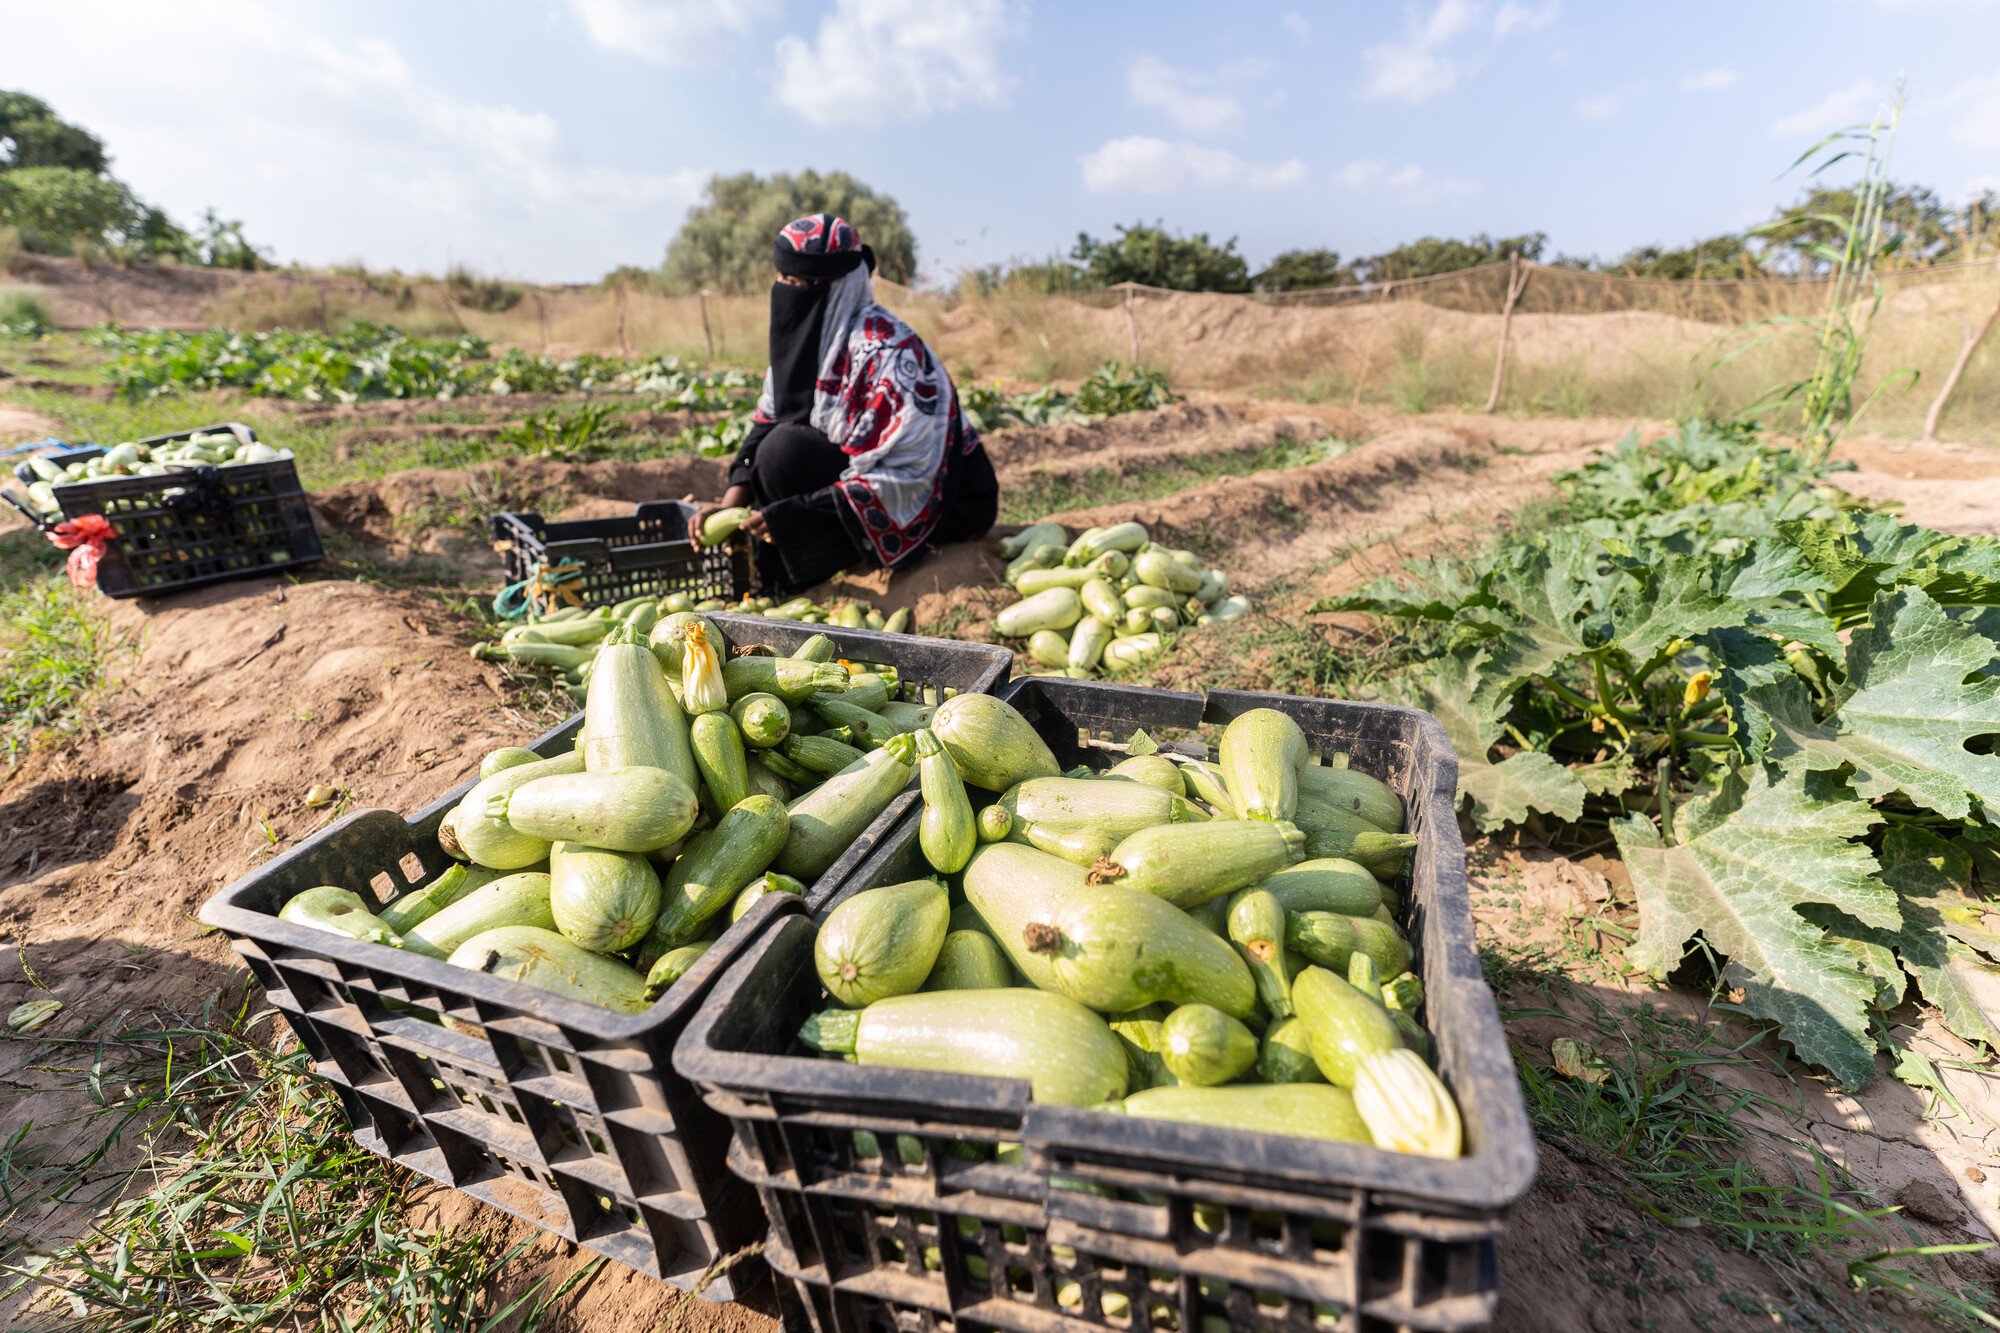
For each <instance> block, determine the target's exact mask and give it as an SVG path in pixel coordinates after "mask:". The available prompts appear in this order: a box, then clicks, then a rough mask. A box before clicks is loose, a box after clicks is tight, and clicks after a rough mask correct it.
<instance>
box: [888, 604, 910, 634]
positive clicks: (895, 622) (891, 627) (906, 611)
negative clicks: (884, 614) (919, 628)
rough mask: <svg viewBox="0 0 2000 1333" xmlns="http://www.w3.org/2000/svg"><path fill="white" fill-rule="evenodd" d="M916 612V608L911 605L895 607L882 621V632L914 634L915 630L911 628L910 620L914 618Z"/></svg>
mask: <svg viewBox="0 0 2000 1333" xmlns="http://www.w3.org/2000/svg"><path fill="white" fill-rule="evenodd" d="M916 614H917V613H916V610H915V609H914V608H912V607H907V606H899V607H897V608H896V609H895V610H894V611H891V612H890V613H889V618H888V619H887V620H884V621H883V622H882V632H883V633H885V634H914V633H915V632H916V631H915V630H914V629H912V628H911V622H912V621H914V620H915V619H916Z"/></svg>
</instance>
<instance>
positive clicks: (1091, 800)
mask: <svg viewBox="0 0 2000 1333" xmlns="http://www.w3.org/2000/svg"><path fill="white" fill-rule="evenodd" d="M999 804H1000V806H1001V808H1002V809H1004V810H1006V811H1007V813H1008V814H1010V815H1011V816H1013V818H1014V821H1015V822H1016V823H1017V824H1033V825H1035V826H1036V827H1038V828H1041V829H1044V830H1046V831H1048V832H1050V833H1052V834H1062V833H1077V832H1089V833H1093V834H1097V835H1099V836H1101V837H1105V838H1109V839H1110V841H1111V845H1112V846H1113V847H1116V846H1117V845H1118V843H1119V842H1120V841H1122V840H1123V839H1125V838H1127V837H1129V836H1131V835H1132V834H1134V833H1137V832H1139V831H1140V830H1141V829H1148V828H1152V827H1154V826H1155V825H1161V824H1172V823H1183V822H1186V821H1187V820H1188V819H1189V817H1190V816H1189V810H1188V805H1187V802H1186V801H1185V800H1183V799H1181V798H1180V797H1178V796H1175V795H1173V794H1172V793H1170V792H1167V791H1164V790H1162V789H1161V788H1159V787H1157V786H1151V785H1148V784H1146V783H1143V782H1109V781H1105V780H1103V779H1100V778H1030V779H1029V780H1028V781H1026V782H1023V783H1019V784H1017V785H1015V786H1013V787H1010V788H1008V789H1007V791H1006V792H1004V793H1003V794H1002V795H1001V797H1000V802H999Z"/></svg>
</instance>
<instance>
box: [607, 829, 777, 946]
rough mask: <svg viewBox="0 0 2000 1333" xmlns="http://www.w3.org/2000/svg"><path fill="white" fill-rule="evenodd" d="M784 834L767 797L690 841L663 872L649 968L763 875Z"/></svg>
mask: <svg viewBox="0 0 2000 1333" xmlns="http://www.w3.org/2000/svg"><path fill="white" fill-rule="evenodd" d="M788 831H789V824H788V822H787V820H786V816H785V807H784V806H783V805H781V804H779V803H778V802H777V801H775V800H773V799H771V798H770V797H769V796H750V797H746V798H744V799H743V800H742V801H740V802H738V803H737V804H736V805H734V806H731V807H730V808H729V809H728V810H727V811H725V812H724V813H723V815H722V818H721V819H719V820H717V821H716V823H715V827H714V828H710V829H704V830H702V831H701V832H700V833H697V834H695V835H694V836H693V837H692V838H689V839H688V843H687V847H686V848H685V849H684V850H683V851H682V852H681V854H680V856H679V857H677V858H676V859H675V861H674V864H673V866H672V867H671V868H670V869H669V870H668V871H667V881H666V885H665V887H664V888H663V889H662V891H661V905H660V915H659V919H658V920H657V921H655V922H654V923H653V929H652V932H651V933H650V934H648V935H647V936H646V941H645V944H644V945H643V946H642V947H641V950H640V955H639V956H640V959H641V960H642V961H643V962H646V963H649V964H650V963H651V962H652V960H653V959H655V958H657V957H659V956H660V955H661V954H663V953H667V952H669V951H670V950H673V949H677V948H679V947H680V946H681V945H683V944H690V943H692V942H693V941H694V940H695V938H696V937H697V936H699V935H700V934H701V931H702V927H704V926H706V925H707V924H708V922H709V920H710V918H712V917H714V916H715V915H716V914H717V913H718V912H720V911H722V909H723V908H725V907H727V906H729V904H730V902H731V900H733V899H734V898H735V897H736V895H738V894H739V893H741V892H743V889H744V887H745V886H746V885H748V884H749V883H750V881H751V880H753V879H756V878H757V877H758V876H759V875H761V874H763V873H764V871H765V868H766V867H767V866H769V865H770V864H771V862H772V860H773V859H775V858H776V857H777V855H778V852H779V851H780V850H781V849H782V848H783V847H784V845H785V838H786V836H787V833H788Z"/></svg>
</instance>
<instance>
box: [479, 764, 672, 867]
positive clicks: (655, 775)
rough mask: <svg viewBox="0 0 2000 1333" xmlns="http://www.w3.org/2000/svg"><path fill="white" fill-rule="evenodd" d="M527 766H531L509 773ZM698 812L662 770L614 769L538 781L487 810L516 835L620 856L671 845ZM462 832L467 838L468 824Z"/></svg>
mask: <svg viewBox="0 0 2000 1333" xmlns="http://www.w3.org/2000/svg"><path fill="white" fill-rule="evenodd" d="M525 767H532V765H530V766H524V768H523V769H509V770H508V773H518V772H522V771H524V770H525ZM506 776H507V774H506V773H502V774H500V777H503V778H504V777H506ZM494 780H495V779H491V778H489V779H488V781H494ZM482 785H483V784H482ZM699 808H700V807H699V804H698V802H697V801H696V799H695V794H694V792H693V791H692V790H691V789H690V788H689V787H688V785H687V784H686V783H685V782H682V781H681V780H680V779H679V778H678V777H675V776H674V775H673V774H672V773H669V772H667V771H666V770H665V769H663V768H614V769H610V770H608V771H605V772H599V773H572V774H568V775H565V776H560V777H549V778H538V779H536V780H535V781H533V782H528V783H524V784H522V785H521V786H520V787H517V788H516V789H514V790H513V791H512V792H502V793H499V794H497V795H494V796H493V797H491V798H490V799H489V800H488V802H487V806H486V810H487V813H488V814H489V815H491V816H493V817H494V818H496V819H500V820H504V821H505V822H506V824H507V825H508V827H510V828H512V829H513V830H514V831H515V832H517V833H523V834H527V835H528V836H530V837H534V838H542V839H545V840H547V841H549V842H581V843H586V844H588V845H589V846H592V847H609V848H611V849H612V850H613V851H619V852H648V851H653V850H655V849H657V848H661V847H664V846H666V845H667V844H668V843H670V842H673V841H675V840H676V839H678V838H680V837H681V836H683V835H684V834H686V832H687V831H688V830H689V829H690V828H692V827H694V820H695V815H696V814H697V813H698V811H699ZM459 831H460V834H461V835H463V833H464V825H463V823H461V824H460V830H459Z"/></svg>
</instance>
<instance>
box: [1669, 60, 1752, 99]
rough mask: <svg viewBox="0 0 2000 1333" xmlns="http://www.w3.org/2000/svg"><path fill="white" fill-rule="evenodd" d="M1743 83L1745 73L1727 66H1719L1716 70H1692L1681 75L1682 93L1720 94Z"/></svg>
mask: <svg viewBox="0 0 2000 1333" xmlns="http://www.w3.org/2000/svg"><path fill="white" fill-rule="evenodd" d="M1742 81H1743V71H1742V70H1740V69H1731V68H1729V66H1727V65H1717V66H1716V67H1715V68H1714V69H1691V70H1689V71H1688V72H1687V73H1685V74H1683V75H1681V91H1682V92H1687V93H1719V92H1721V91H1722V90H1723V89H1724V88H1734V87H1735V86H1736V85H1737V84H1739V83H1741V82H1742Z"/></svg>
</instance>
